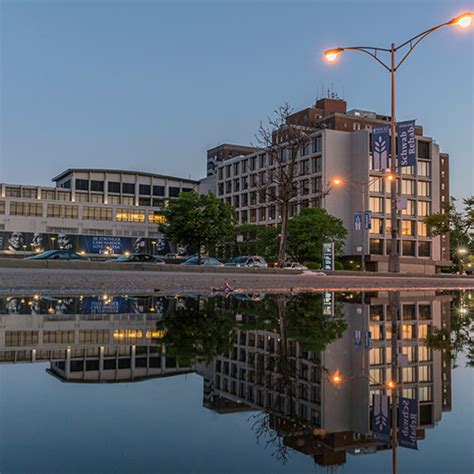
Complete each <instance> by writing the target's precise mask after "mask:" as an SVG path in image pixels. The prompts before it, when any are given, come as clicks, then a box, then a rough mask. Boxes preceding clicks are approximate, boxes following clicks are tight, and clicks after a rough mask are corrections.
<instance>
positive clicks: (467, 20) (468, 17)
mask: <svg viewBox="0 0 474 474" xmlns="http://www.w3.org/2000/svg"><path fill="white" fill-rule="evenodd" d="M473 17H474V13H471V12H467V13H462V14H461V15H459V16H457V17H456V18H453V19H452V20H451V21H450V22H449V24H450V25H456V26H460V27H461V28H468V27H469V26H471V23H472V18H473Z"/></svg>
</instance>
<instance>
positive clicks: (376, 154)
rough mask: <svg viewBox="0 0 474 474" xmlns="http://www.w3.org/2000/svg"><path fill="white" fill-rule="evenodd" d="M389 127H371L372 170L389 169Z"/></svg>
mask: <svg viewBox="0 0 474 474" xmlns="http://www.w3.org/2000/svg"><path fill="white" fill-rule="evenodd" d="M389 130H390V125H377V126H375V127H372V139H371V145H372V158H373V169H374V170H385V169H387V168H390V165H389V163H388V155H389V149H390V134H389Z"/></svg>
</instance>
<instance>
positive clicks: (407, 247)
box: [402, 240, 415, 257]
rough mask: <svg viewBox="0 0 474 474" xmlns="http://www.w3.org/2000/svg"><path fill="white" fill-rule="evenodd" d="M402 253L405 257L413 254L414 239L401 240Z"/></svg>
mask: <svg viewBox="0 0 474 474" xmlns="http://www.w3.org/2000/svg"><path fill="white" fill-rule="evenodd" d="M402 248H403V255H404V256H407V257H414V256H415V241H414V240H404V241H403V245H402Z"/></svg>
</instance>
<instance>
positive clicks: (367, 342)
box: [364, 331, 372, 349]
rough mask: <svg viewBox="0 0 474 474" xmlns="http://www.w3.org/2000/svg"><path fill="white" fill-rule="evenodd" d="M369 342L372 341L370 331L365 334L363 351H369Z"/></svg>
mask: <svg viewBox="0 0 474 474" xmlns="http://www.w3.org/2000/svg"><path fill="white" fill-rule="evenodd" d="M371 341H372V333H371V332H370V331H367V332H366V333H365V338H364V347H365V349H370V344H371Z"/></svg>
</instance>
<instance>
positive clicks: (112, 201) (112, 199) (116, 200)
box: [107, 196, 120, 204]
mask: <svg viewBox="0 0 474 474" xmlns="http://www.w3.org/2000/svg"><path fill="white" fill-rule="evenodd" d="M107 202H108V204H120V196H108V197H107Z"/></svg>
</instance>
